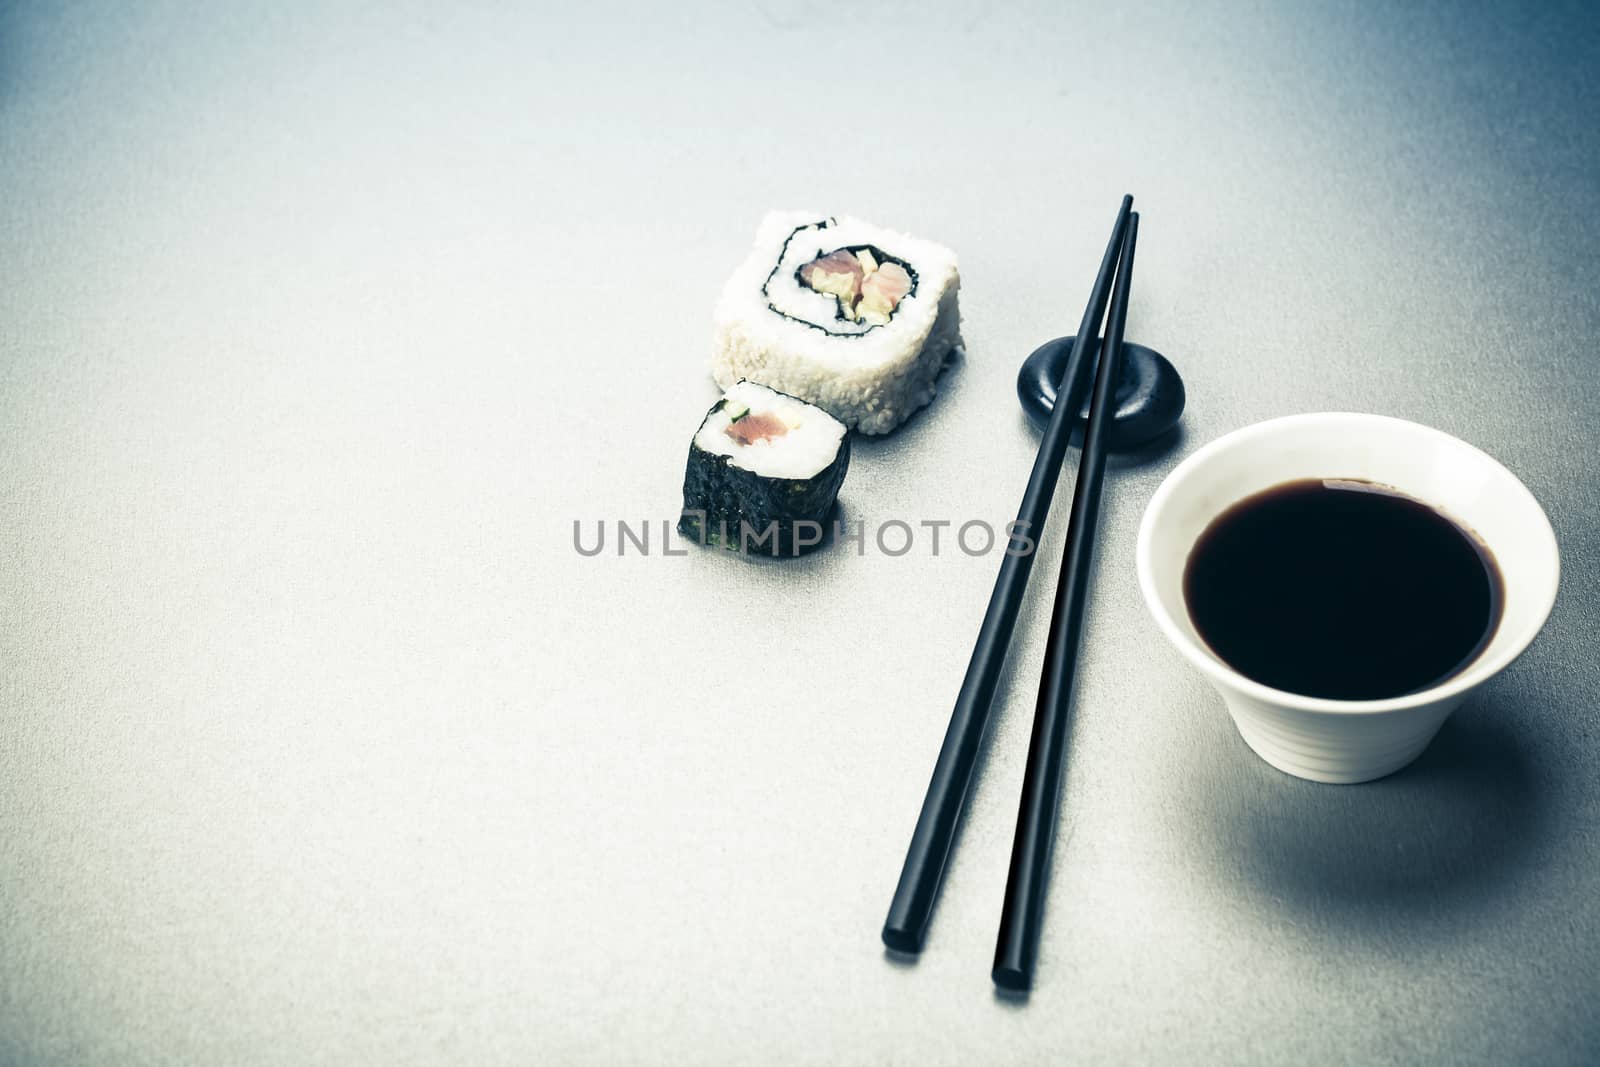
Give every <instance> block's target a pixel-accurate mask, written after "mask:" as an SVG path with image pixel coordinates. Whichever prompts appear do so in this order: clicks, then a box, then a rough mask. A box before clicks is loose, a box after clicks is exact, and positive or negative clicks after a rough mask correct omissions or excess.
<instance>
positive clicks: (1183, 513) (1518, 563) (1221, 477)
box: [1138, 412, 1560, 782]
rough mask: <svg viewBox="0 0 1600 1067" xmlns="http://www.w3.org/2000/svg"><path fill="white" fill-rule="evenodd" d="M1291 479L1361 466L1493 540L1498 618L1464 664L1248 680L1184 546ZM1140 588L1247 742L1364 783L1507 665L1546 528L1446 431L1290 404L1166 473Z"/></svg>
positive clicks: (1528, 497) (1525, 627)
mask: <svg viewBox="0 0 1600 1067" xmlns="http://www.w3.org/2000/svg"><path fill="white" fill-rule="evenodd" d="M1299 478H1363V479H1368V480H1370V481H1375V482H1381V483H1383V484H1386V485H1390V486H1393V487H1394V488H1396V489H1399V490H1401V491H1402V492H1404V493H1407V494H1409V495H1411V496H1414V497H1416V498H1417V499H1418V500H1422V501H1425V502H1427V503H1429V504H1433V505H1435V506H1436V507H1440V508H1442V509H1444V510H1445V511H1446V512H1447V513H1449V514H1450V515H1451V516H1452V517H1454V518H1455V519H1456V520H1457V521H1459V522H1461V523H1463V524H1464V525H1466V526H1467V527H1469V528H1470V529H1472V530H1473V531H1474V532H1476V533H1477V535H1478V536H1479V537H1480V538H1482V540H1483V542H1484V543H1485V544H1487V545H1488V546H1489V549H1490V551H1492V552H1493V553H1494V557H1495V560H1496V561H1497V562H1498V563H1499V565H1500V573H1501V575H1502V577H1503V578H1504V580H1505V606H1504V613H1503V615H1502V616H1501V619H1500V626H1499V629H1498V630H1496V632H1495V635H1494V637H1493V638H1492V639H1491V640H1490V642H1489V645H1488V647H1487V648H1485V649H1484V650H1483V651H1482V652H1481V653H1480V654H1479V656H1478V658H1477V659H1475V660H1474V661H1473V662H1472V663H1471V664H1470V665H1469V666H1468V667H1467V669H1466V670H1464V671H1462V672H1460V673H1458V674H1456V675H1454V676H1452V677H1450V678H1448V679H1446V680H1445V681H1444V682H1443V683H1441V684H1439V685H1437V686H1434V687H1433V688H1431V689H1425V690H1423V691H1421V692H1418V693H1412V694H1409V695H1407V696H1402V697H1394V698H1392V699H1388V700H1327V699H1322V698H1318V697H1308V696H1301V695H1299V694H1296V693H1287V692H1284V691H1283V690H1280V689H1273V688H1271V687H1270V686H1266V685H1262V684H1261V683H1259V682H1254V681H1251V680H1250V679H1249V678H1246V677H1245V676H1243V675H1242V674H1240V673H1238V672H1237V671H1235V670H1234V669H1233V668H1231V667H1229V666H1228V665H1227V664H1226V663H1224V662H1222V660H1220V659H1218V658H1217V656H1216V654H1215V653H1213V652H1212V651H1211V649H1210V648H1208V647H1207V646H1206V644H1205V642H1204V641H1202V640H1201V639H1200V636H1199V635H1198V634H1197V633H1196V632H1195V628H1194V623H1193V622H1192V621H1191V620H1190V618H1189V610H1188V606H1187V605H1186V604H1185V603H1184V597H1183V571H1184V565H1185V564H1186V562H1187V561H1188V558H1189V550H1190V549H1191V548H1192V547H1193V546H1194V543H1195V541H1196V539H1198V537H1199V536H1200V534H1201V532H1202V531H1204V530H1205V528H1206V526H1207V525H1208V524H1209V523H1210V522H1211V520H1212V519H1214V518H1216V517H1217V515H1219V514H1220V513H1221V512H1223V511H1225V510H1226V509H1227V508H1228V507H1229V506H1230V505H1232V504H1235V503H1237V502H1238V501H1240V500H1242V499H1243V498H1245V497H1247V496H1250V495H1251V494H1253V493H1257V492H1259V491H1261V490H1263V489H1268V488H1271V487H1272V486H1274V485H1278V484H1280V483H1282V482H1287V481H1292V480H1295V479H1299ZM1138 564H1139V586H1140V588H1141V589H1142V590H1143V592H1144V598H1145V603H1146V604H1148V605H1149V607H1150V611H1151V613H1152V614H1153V615H1154V616H1155V619H1156V622H1157V624H1159V625H1160V627H1161V631H1162V633H1164V634H1166V636H1167V639H1168V640H1170V641H1171V642H1172V643H1173V644H1174V645H1176V646H1177V648H1178V651H1179V652H1181V653H1183V655H1184V656H1185V658H1187V659H1188V660H1189V662H1191V663H1193V664H1194V665H1195V666H1196V667H1198V668H1199V669H1200V671H1201V673H1203V674H1204V675H1205V676H1206V678H1207V679H1208V680H1209V681H1210V682H1211V684H1212V685H1214V686H1216V688H1217V691H1218V692H1220V693H1221V694H1222V699H1223V700H1224V701H1225V702H1226V703H1227V706H1228V711H1229V713H1230V714H1232V716H1233V721H1234V725H1235V726H1236V727H1237V728H1238V730H1239V735H1240V736H1241V737H1243V738H1244V740H1245V743H1246V744H1248V745H1249V746H1250V747H1251V748H1252V749H1254V750H1255V752H1256V754H1257V755H1259V756H1260V757H1261V758H1262V759H1264V760H1266V761H1267V762H1268V763H1270V764H1272V765H1273V766H1274V767H1277V768H1278V769H1279V770H1281V771H1286V772H1287V773H1289V774H1293V775H1296V776H1298V777H1300V778H1310V779H1312V780H1314V781H1318V782H1365V781H1369V780H1371V779H1373V778H1380V777H1382V776H1383V775H1386V774H1390V773H1392V772H1394V771H1397V770H1399V769H1400V768H1401V767H1404V766H1405V765H1406V764H1408V763H1410V762H1411V761H1412V760H1414V759H1416V758H1417V756H1419V755H1421V754H1422V750H1423V749H1425V748H1427V747H1428V742H1429V741H1431V740H1433V735H1434V734H1435V733H1437V732H1438V730H1439V727H1440V726H1441V725H1442V724H1443V723H1444V720H1445V719H1446V718H1447V717H1448V716H1449V714H1450V713H1451V712H1452V711H1454V710H1455V709H1456V707H1457V706H1458V705H1459V704H1460V703H1461V702H1462V701H1463V700H1465V699H1466V698H1467V697H1468V696H1470V695H1471V694H1472V693H1473V691H1475V690H1476V689H1477V688H1478V687H1479V686H1481V685H1483V684H1484V683H1485V682H1487V681H1488V680H1489V679H1490V678H1492V677H1494V676H1495V675H1496V674H1498V673H1499V672H1500V671H1502V670H1504V669H1505V668H1506V666H1507V665H1508V664H1510V663H1511V661H1512V660H1514V659H1516V658H1517V656H1518V655H1519V654H1521V652H1522V650H1523V649H1525V648H1527V647H1528V644H1529V643H1530V642H1531V641H1532V640H1533V639H1534V636H1535V635H1537V634H1538V632H1539V628H1540V627H1541V626H1543V625H1544V621H1545V618H1546V617H1547V616H1548V615H1549V614H1550V608H1551V605H1553V604H1554V603H1555V597H1556V582H1557V578H1558V576H1559V573H1560V560H1559V556H1558V553H1557V551H1556V538H1555V532H1554V531H1553V530H1552V529H1551V528H1550V520H1549V519H1547V518H1546V517H1545V514H1544V511H1543V509H1541V508H1540V507H1539V502H1538V501H1536V500H1535V499H1534V498H1533V494H1532V493H1530V492H1528V489H1527V487H1526V486H1524V485H1523V484H1522V483H1521V482H1520V481H1518V480H1517V478H1516V476H1515V475H1513V474H1512V473H1511V472H1510V471H1508V470H1506V469H1505V468H1504V467H1502V466H1501V465H1500V464H1499V463H1496V462H1495V461H1494V460H1493V459H1491V458H1490V457H1489V456H1487V455H1485V454H1484V453H1483V452H1480V451H1479V450H1478V449H1476V448H1473V447H1472V446H1471V445H1469V444H1467V443H1466V442H1464V441H1460V440H1457V439H1456V438H1454V437H1451V436H1450V435H1449V434H1446V433H1441V432H1440V431H1438V430H1433V429H1429V428H1428V427H1426V426H1419V425H1417V424H1416V423H1414V422H1405V421H1403V420H1401V419H1392V418H1387V417H1385V416H1382V415H1358V414H1350V413H1343V412H1330V413H1324V414H1316V415H1290V416H1288V417H1286V418H1281V419H1272V420H1270V421H1268V422H1262V423H1257V424H1256V425H1254V426H1247V427H1245V428H1244V429H1242V430H1236V431H1234V432H1233V433H1230V434H1228V435H1227V436H1225V437H1222V438H1219V439H1218V440H1216V441H1213V442H1211V443H1210V444H1208V445H1206V446H1205V447H1204V448H1202V449H1200V450H1199V451H1198V452H1196V453H1195V454H1194V455H1192V456H1190V457H1189V458H1188V459H1186V460H1184V461H1183V462H1182V463H1180V464H1178V466H1177V467H1176V468H1175V469H1174V470H1173V472H1172V473H1171V474H1169V475H1168V476H1167V478H1166V480H1165V481H1164V482H1162V483H1161V487H1160V488H1159V489H1157V490H1156V492H1155V495H1154V496H1153V497H1151V498H1150V505H1149V507H1147V508H1146V509H1145V513H1144V521H1143V522H1142V523H1141V525H1140V527H1139V547H1138Z"/></svg>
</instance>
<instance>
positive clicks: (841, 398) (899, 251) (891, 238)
mask: <svg viewBox="0 0 1600 1067" xmlns="http://www.w3.org/2000/svg"><path fill="white" fill-rule="evenodd" d="M960 286H961V278H960V275H959V274H958V273H957V272H956V256H955V253H954V252H952V251H950V249H948V248H945V247H944V246H942V245H937V244H934V243H933V242H932V241H923V240H918V239H917V238H914V237H908V236H906V235H905V234H902V233H896V232H894V231H893V230H885V229H882V228H880V227H877V226H873V225H871V224H869V223H866V222H862V221H861V220H860V219H853V218H850V217H849V216H846V215H839V216H835V217H832V218H821V217H819V216H817V215H812V214H808V213H806V212H792V211H789V212H784V211H775V212H772V213H770V214H769V215H767V217H766V218H765V219H764V220H763V221H762V223H761V227H760V230H759V231H758V233H757V235H756V243H755V248H754V249H753V250H752V251H751V253H750V256H749V258H748V259H746V260H745V261H744V263H743V264H741V265H740V266H739V268H738V269H737V270H736V271H734V273H733V277H732V278H730V279H729V280H728V283H727V285H726V286H725V287H724V288H723V291H722V299H721V300H720V301H719V302H718V304H717V311H716V325H715V340H714V343H713V353H712V359H711V373H712V377H714V378H716V380H717V384H718V385H721V386H722V387H723V388H727V387H728V386H730V385H732V384H733V383H734V382H736V381H738V380H739V379H740V378H748V379H750V380H751V381H755V382H760V383H762V384H763V385H770V386H771V387H772V388H774V389H781V390H783V391H784V392H786V393H790V394H792V395H794V396H797V397H800V398H801V399H802V400H806V401H809V402H810V403H813V404H816V405H817V406H818V407H821V408H824V409H826V410H827V411H829V412H831V413H832V414H833V415H835V416H836V417H837V418H839V419H840V420H841V421H842V422H843V423H844V424H845V425H847V426H850V427H852V428H854V429H857V430H860V431H861V432H862V433H867V434H880V433H888V432H889V431H890V430H892V429H894V428H895V427H896V426H899V425H900V424H901V423H902V422H904V421H905V420H906V419H907V418H908V417H910V415H911V414H912V412H914V411H916V410H917V409H918V408H920V407H922V406H923V405H924V404H926V403H928V401H930V400H932V399H933V394H934V379H935V378H936V377H938V374H939V371H940V370H941V369H942V368H943V367H944V364H945V361H946V360H947V359H948V358H949V356H950V353H951V351H953V350H954V349H956V348H957V347H959V346H960V345H961V311H960V309H959V308H958V307H957V304H956V293H957V290H958V289H959V288H960Z"/></svg>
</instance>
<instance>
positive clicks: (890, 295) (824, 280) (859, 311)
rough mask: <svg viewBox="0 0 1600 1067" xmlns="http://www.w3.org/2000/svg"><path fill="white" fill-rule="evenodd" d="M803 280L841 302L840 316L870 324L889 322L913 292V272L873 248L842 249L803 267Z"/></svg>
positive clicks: (801, 269) (816, 290) (851, 320)
mask: <svg viewBox="0 0 1600 1067" xmlns="http://www.w3.org/2000/svg"><path fill="white" fill-rule="evenodd" d="M799 273H800V281H801V282H802V283H804V284H805V285H807V286H809V287H810V288H811V289H812V290H814V291H815V292H818V293H822V294H824V295H826V296H831V297H833V298H834V299H835V300H837V301H838V302H839V317H840V318H841V319H845V320H846V321H849V322H862V323H866V324H867V325H869V326H883V325H885V324H887V323H888V321H889V319H890V317H891V316H892V315H893V314H894V310H895V308H897V307H899V306H900V301H901V300H903V299H905V295H906V294H907V293H909V292H911V273H910V272H909V271H908V270H906V268H905V267H904V266H902V265H901V264H899V263H896V262H895V261H894V260H891V259H886V258H885V257H884V256H883V253H881V252H878V251H876V250H875V249H872V248H854V249H852V248H838V249H835V250H833V251H832V252H829V253H828V254H827V255H823V256H818V257H817V258H816V259H813V260H812V261H811V262H810V263H807V264H806V265H805V266H803V267H801V268H800V272H799Z"/></svg>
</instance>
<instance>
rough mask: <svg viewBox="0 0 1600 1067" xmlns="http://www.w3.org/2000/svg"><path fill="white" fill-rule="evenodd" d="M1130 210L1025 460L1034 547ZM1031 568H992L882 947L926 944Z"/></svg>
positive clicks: (1014, 559) (1013, 558) (1120, 218)
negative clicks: (989, 590) (1046, 421)
mask: <svg viewBox="0 0 1600 1067" xmlns="http://www.w3.org/2000/svg"><path fill="white" fill-rule="evenodd" d="M1132 206H1133V197H1131V196H1125V197H1123V198H1122V207H1121V208H1120V209H1119V210H1118V212H1117V221H1116V224H1115V225H1114V226H1113V227H1112V229H1111V240H1110V241H1109V242H1108V243H1107V244H1106V253H1105V257H1104V258H1103V259H1102V260H1101V261H1100V273H1099V275H1098V276H1096V278H1095V282H1094V290H1093V291H1092V292H1091V294H1090V296H1089V305H1088V306H1087V307H1086V308H1084V310H1083V321H1082V323H1080V324H1079V326H1078V336H1077V339H1076V340H1075V341H1074V342H1073V345H1072V354H1071V355H1070V356H1069V357H1068V359H1067V367H1066V371H1065V372H1064V373H1063V375H1062V382H1061V386H1060V388H1059V389H1058V390H1057V393H1056V404H1055V409H1054V410H1053V412H1052V413H1051V415H1050V425H1049V426H1048V427H1047V428H1046V429H1045V432H1044V440H1043V441H1042V442H1041V443H1040V445H1039V455H1038V457H1037V458H1036V459H1035V460H1034V461H1033V473H1032V474H1031V475H1029V477H1028V488H1027V490H1026V491H1025V492H1024V493H1023V494H1022V506H1021V507H1020V508H1018V509H1017V522H1018V523H1020V524H1022V525H1021V526H1020V529H1021V530H1022V531H1024V532H1025V533H1026V534H1027V535H1028V537H1030V538H1032V540H1033V543H1034V544H1035V545H1037V544H1038V541H1039V538H1040V537H1041V536H1042V535H1043V533H1044V520H1045V516H1046V515H1047V514H1048V513H1049V510H1050V498H1051V496H1052V495H1053V494H1054V493H1055V488H1056V479H1057V478H1058V477H1059V475H1060V473H1061V461H1062V460H1063V459H1064V458H1065V457H1066V454H1067V443H1068V441H1069V440H1070V439H1071V437H1072V424H1073V420H1074V416H1075V414H1076V413H1077V412H1078V411H1081V410H1082V408H1083V398H1084V394H1085V393H1086V392H1087V391H1088V385H1089V368H1090V366H1091V365H1092V364H1091V361H1090V359H1089V358H1088V352H1089V344H1090V342H1091V341H1093V339H1094V338H1095V337H1096V336H1098V335H1099V333H1100V320H1101V319H1102V317H1104V315H1105V310H1106V299H1107V297H1108V296H1109V294H1110V291H1111V279H1112V274H1113V273H1114V272H1115V269H1116V264H1117V256H1118V254H1119V252H1120V251H1121V249H1122V244H1123V233H1124V231H1125V230H1126V228H1127V225H1128V213H1129V211H1130V209H1131V208H1132ZM1032 568H1033V552H1031V551H1030V552H1026V553H1023V552H1020V551H1019V552H1016V553H1012V552H1009V551H1008V552H1007V553H1006V555H1005V557H1004V558H1003V559H1002V560H1001V562H1000V574H999V577H997V578H996V579H995V583H994V593H993V594H991V596H990V597H989V610H988V611H987V612H985V613H984V616H983V625H982V626H981V627H980V628H979V629H978V641H977V644H976V645H975V646H974V647H973V650H972V659H971V661H970V662H969V663H968V664H967V676H966V678H965V679H963V681H962V683H961V693H960V694H959V695H958V696H957V697H956V706H955V710H953V711H952V712H951V713H950V726H949V729H948V730H946V731H945V735H944V745H943V747H941V748H940V749H939V759H938V761H937V762H936V763H935V764H934V766H933V778H932V780H931V781H930V782H929V783H928V795H927V796H926V797H925V798H924V799H923V801H922V812H921V814H920V815H918V816H917V828H916V829H915V830H914V831H912V834H911V845H910V847H909V848H908V849H907V850H906V861H905V865H904V866H903V867H902V868H901V870H900V884H899V885H898V886H897V887H896V888H895V891H894V900H893V901H891V902H890V904H889V916H888V918H887V919H886V920H885V921H884V924H883V943H884V944H885V945H887V946H888V947H889V948H891V949H894V950H895V951H897V952H921V951H922V943H923V940H924V938H926V937H927V933H928V920H929V918H931V916H932V915H933V904H934V900H935V899H936V898H937V897H938V895H939V883H940V881H942V880H943V878H944V870H945V866H946V865H947V864H948V862H949V859H950V845H951V843H952V841H953V840H954V838H955V832H956V824H957V822H958V821H959V819H960V816H961V808H962V806H963V805H964V804H965V803H966V797H967V788H968V786H969V785H970V784H971V782H972V770H973V767H974V765H975V764H976V763H977V759H978V746H979V742H980V741H982V739H983V731H984V727H985V725H986V724H987V723H988V720H989V706H990V704H992V703H993V702H994V690H995V685H996V684H997V683H998V682H999V680H1000V669H1001V667H1003V666H1004V665H1005V659H1006V649H1007V647H1008V646H1009V645H1010V644H1011V631H1012V630H1013V629H1014V628H1015V627H1016V622H1017V612H1018V610H1019V609H1020V608H1021V606H1022V597H1023V594H1024V593H1025V592H1026V591H1027V588H1028V574H1029V572H1030V571H1031V570H1032Z"/></svg>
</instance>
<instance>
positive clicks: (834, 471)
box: [678, 380, 850, 556]
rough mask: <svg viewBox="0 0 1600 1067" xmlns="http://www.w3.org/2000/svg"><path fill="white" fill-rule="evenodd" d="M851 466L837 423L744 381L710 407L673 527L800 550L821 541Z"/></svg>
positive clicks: (739, 547)
mask: <svg viewBox="0 0 1600 1067" xmlns="http://www.w3.org/2000/svg"><path fill="white" fill-rule="evenodd" d="M849 465H850V436H849V433H848V431H846V429H845V427H844V424H843V423H842V422H840V421H839V420H838V419H836V418H834V417H833V416H832V415H829V414H828V413H827V412H826V411H823V410H822V409H821V408H819V407H816V406H815V405H812V404H808V403H806V402H805V401H803V400H800V399H798V398H796V397H792V396H789V395H788V394H786V393H780V392H777V391H776V390H774V389H768V388H767V387H766V386H764V385H758V384H757V383H755V382H751V381H745V380H740V381H739V382H737V383H735V384H734V386H733V387H732V388H731V389H729V390H728V391H727V392H726V393H725V394H723V397H722V399H721V400H718V401H717V402H716V403H715V404H714V405H712V407H711V410H710V411H708V412H706V417H705V419H704V420H703V421H702V422H701V423H700V429H699V430H697V431H696V432H695V435H694V440H693V441H691V442H690V444H689V462H688V467H687V469H686V470H685V472H684V476H683V515H682V517H680V518H679V520H678V530H679V531H680V532H681V533H682V534H683V535H684V536H685V537H688V538H692V539H693V540H696V541H698V542H700V543H701V544H715V545H720V546H722V547H724V548H728V549H731V550H733V551H738V552H747V553H750V554H755V555H769V556H798V555H800V554H802V553H804V552H807V551H810V550H811V549H813V548H815V547H816V546H817V545H819V544H821V543H822V542H823V540H824V534H825V531H826V523H827V521H828V516H829V513H830V512H831V511H832V510H833V504H834V500H835V499H836V498H837V497H838V495H839V486H840V484H841V483H843V481H844V474H845V470H846V468H848V467H849Z"/></svg>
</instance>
